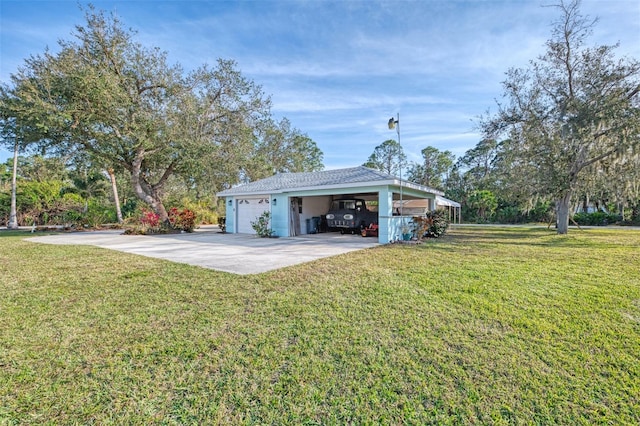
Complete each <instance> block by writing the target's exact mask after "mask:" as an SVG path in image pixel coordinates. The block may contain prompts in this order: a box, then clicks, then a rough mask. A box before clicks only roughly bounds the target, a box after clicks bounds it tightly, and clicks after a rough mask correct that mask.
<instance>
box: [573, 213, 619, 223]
mask: <svg viewBox="0 0 640 426" xmlns="http://www.w3.org/2000/svg"><path fill="white" fill-rule="evenodd" d="M573 220H574V221H575V222H576V223H577V224H578V225H583V226H606V225H610V224H613V223H617V222H619V221H620V220H621V217H620V216H619V215H617V214H610V213H606V212H593V213H576V214H575V215H573Z"/></svg>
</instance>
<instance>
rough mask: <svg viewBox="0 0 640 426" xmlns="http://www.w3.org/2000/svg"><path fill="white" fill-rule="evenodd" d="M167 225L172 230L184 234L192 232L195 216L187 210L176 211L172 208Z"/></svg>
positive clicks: (194, 225) (194, 226) (176, 209)
mask: <svg viewBox="0 0 640 426" xmlns="http://www.w3.org/2000/svg"><path fill="white" fill-rule="evenodd" d="M168 214H169V223H170V224H171V227H172V228H173V229H177V230H180V231H185V232H193V230H194V229H195V228H196V215H195V213H194V212H192V211H191V210H189V209H182V210H178V208H177V207H172V208H171V209H170V210H169V212H168Z"/></svg>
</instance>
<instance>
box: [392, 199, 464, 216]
mask: <svg viewBox="0 0 640 426" xmlns="http://www.w3.org/2000/svg"><path fill="white" fill-rule="evenodd" d="M433 202H434V200H430V199H424V200H403V201H402V214H404V215H410V216H422V215H424V214H426V213H427V212H430V211H432V210H434V207H433ZM393 207H394V208H395V209H397V210H399V209H400V201H399V200H398V201H394V203H393ZM435 209H442V210H446V211H447V214H448V216H449V222H451V223H456V222H457V223H461V221H462V216H461V206H460V203H458V202H456V201H453V200H450V199H448V198H445V197H443V196H440V195H436V198H435Z"/></svg>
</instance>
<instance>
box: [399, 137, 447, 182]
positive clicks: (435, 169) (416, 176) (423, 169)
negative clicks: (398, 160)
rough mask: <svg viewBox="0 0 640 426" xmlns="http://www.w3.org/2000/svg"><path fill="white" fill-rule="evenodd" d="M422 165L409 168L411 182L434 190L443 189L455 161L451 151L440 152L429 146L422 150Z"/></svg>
mask: <svg viewBox="0 0 640 426" xmlns="http://www.w3.org/2000/svg"><path fill="white" fill-rule="evenodd" d="M422 158H423V162H422V164H415V163H414V164H412V165H411V166H410V167H409V171H408V176H409V178H408V179H409V180H410V181H412V182H415V183H419V184H421V185H425V186H429V187H432V188H437V189H443V188H444V183H445V181H446V179H447V178H448V176H449V173H450V172H451V170H452V168H453V162H454V160H455V157H454V155H453V154H452V153H451V151H440V150H438V148H434V147H432V146H428V147H426V148H424V149H423V150H422Z"/></svg>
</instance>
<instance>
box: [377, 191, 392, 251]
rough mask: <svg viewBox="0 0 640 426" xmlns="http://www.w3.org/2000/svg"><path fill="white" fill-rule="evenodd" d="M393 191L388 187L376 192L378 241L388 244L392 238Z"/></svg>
mask: <svg viewBox="0 0 640 426" xmlns="http://www.w3.org/2000/svg"><path fill="white" fill-rule="evenodd" d="M392 221H393V192H392V191H389V189H388V188H387V189H385V190H382V191H380V192H379V193H378V242H379V243H380V244H388V243H390V242H391V241H392V238H393V235H392V233H393V226H392Z"/></svg>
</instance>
